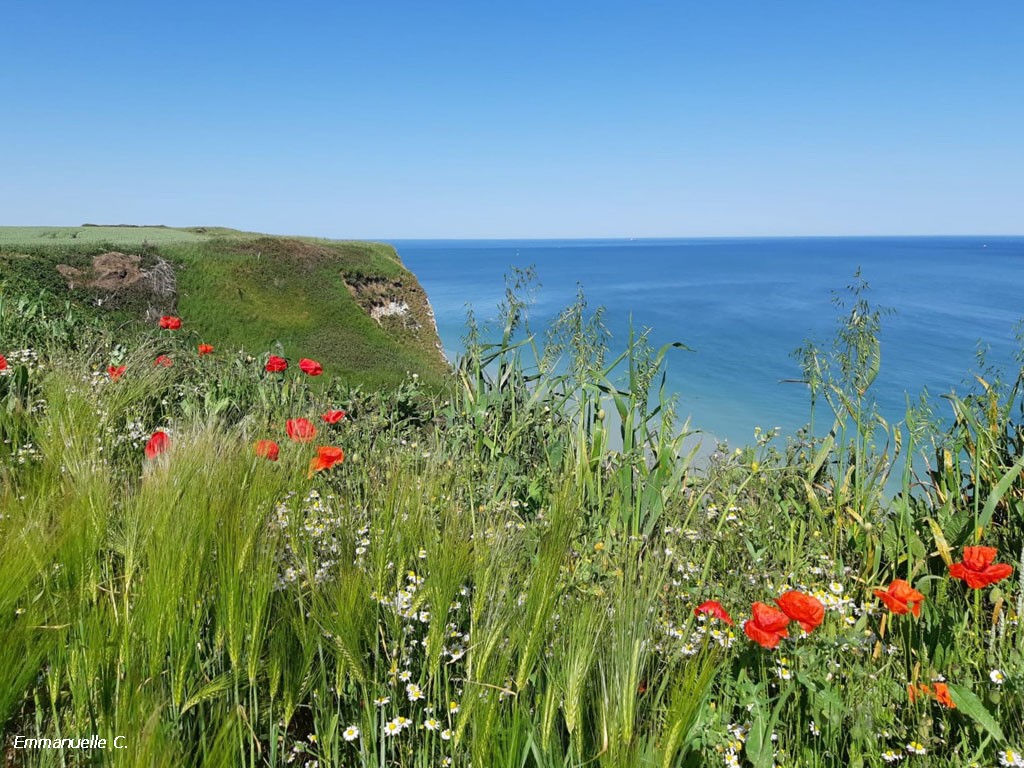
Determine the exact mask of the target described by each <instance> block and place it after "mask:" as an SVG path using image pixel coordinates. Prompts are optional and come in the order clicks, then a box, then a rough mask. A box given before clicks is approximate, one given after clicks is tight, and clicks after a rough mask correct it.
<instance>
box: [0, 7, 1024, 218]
mask: <svg viewBox="0 0 1024 768" xmlns="http://www.w3.org/2000/svg"><path fill="white" fill-rule="evenodd" d="M0 29H2V40H3V65H2V66H0V98H2V100H0V104H2V109H0V115H2V117H0V224H4V225H58V224H61V225H65V224H66V225H77V224H81V223H83V222H94V223H135V224H150V223H164V224H169V225H172V226H187V225H199V224H207V225H224V226H232V227H238V228H241V229H252V230H259V231H265V232H273V233H281V234H286V233H294V234H309V235H322V236H326V237H353V238H407V237H442V238H447V237H450V238H456V237H643V236H650V237H655V236H705V235H814V234H836V235H840V234H958V233H959V234H974V233H976V234H1024V3H1022V2H1021V1H1020V0H1006V1H1004V0H986V1H985V2H968V1H967V0H956V1H955V2H951V1H947V0H929V1H928V2H919V1H918V0H886V1H885V2H871V1H868V2H863V1H862V2H855V3H854V2H848V3H833V2H822V1H821V0H814V1H813V2H810V1H808V2H796V1H792V2H790V1H786V0H780V2H765V1H764V0H757V1H756V2H728V1H725V0H723V1H719V0H700V1H699V2H698V1H693V0H675V2H663V3H640V2H626V1H623V2H602V1H601V0H588V1H587V2H575V1H573V2H557V1H556V0H543V1H542V2H534V1H533V0H516V1H515V2H507V3H494V2H485V1H484V0H479V1H478V2H472V3H470V2H460V1H459V0H440V1H438V2H424V1H423V0H415V2H387V1H386V0H383V1H381V2H366V1H365V0H364V2H359V3H355V2H347V1H345V0H309V1H305V0H295V1H294V2H286V1H285V0H274V2H264V1H263V0H246V2H225V1H221V2H206V1H204V2H197V1H196V0H176V1H175V2H169V3H156V2H146V1H145V0H130V1H128V2H107V1H106V0H96V1H95V2H81V0H47V1H46V2H37V0H8V2H6V3H4V11H3V18H2V21H0Z"/></svg>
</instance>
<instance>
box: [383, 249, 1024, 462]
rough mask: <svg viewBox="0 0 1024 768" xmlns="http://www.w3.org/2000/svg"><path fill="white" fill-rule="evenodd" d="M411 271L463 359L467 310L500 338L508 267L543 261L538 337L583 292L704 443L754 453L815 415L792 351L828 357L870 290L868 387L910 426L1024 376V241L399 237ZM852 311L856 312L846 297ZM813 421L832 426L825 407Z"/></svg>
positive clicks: (535, 318)
mask: <svg viewBox="0 0 1024 768" xmlns="http://www.w3.org/2000/svg"><path fill="white" fill-rule="evenodd" d="M392 243H393V244H394V245H395V247H396V248H397V249H398V252H399V255H400V256H401V258H402V261H403V263H404V264H405V265H406V266H407V267H408V268H409V269H411V270H412V271H413V272H414V273H415V274H416V276H417V277H418V278H419V281H420V283H421V284H422V285H423V287H424V289H425V290H426V292H427V294H428V296H429V298H430V302H431V304H432V306H433V309H434V314H435V318H436V321H437V327H438V331H439V334H440V337H441V342H442V344H443V346H444V349H445V354H446V355H447V356H448V358H449V360H451V361H453V362H454V361H455V360H457V359H458V357H459V355H460V354H461V353H462V351H463V348H464V347H463V339H464V337H465V333H466V318H467V311H468V310H470V309H471V310H472V312H473V313H474V315H475V317H476V319H477V321H478V322H480V323H482V324H488V323H489V324H491V326H492V330H491V334H492V336H493V335H494V334H495V333H497V332H498V330H499V329H497V328H496V322H497V318H498V306H499V304H500V303H501V301H502V299H503V298H504V295H505V285H506V278H508V277H510V276H512V275H513V270H514V269H516V268H518V269H526V268H532V269H533V270H535V272H536V276H537V281H538V285H537V286H536V290H535V291H533V292H532V304H531V305H530V307H529V317H530V324H531V326H532V328H533V330H534V331H535V332H537V333H538V339H539V340H540V339H542V338H543V331H544V330H545V328H546V327H547V326H548V325H549V324H550V322H551V321H552V320H553V319H554V318H555V317H557V316H558V314H559V313H560V312H561V311H562V310H564V309H565V308H566V307H568V306H569V305H570V304H572V303H573V301H574V300H575V299H576V296H577V293H578V291H580V290H582V291H583V293H584V295H585V297H586V301H587V304H588V306H589V307H590V308H591V309H593V308H596V307H598V306H600V307H603V308H604V322H605V324H606V325H607V326H608V329H609V330H610V332H611V333H612V338H611V340H610V347H611V351H612V353H613V355H612V356H614V354H615V353H617V352H618V351H620V350H622V349H623V348H624V346H625V344H626V341H627V339H628V334H629V328H630V326H631V325H632V327H633V328H635V329H636V330H637V331H640V330H642V329H649V331H648V332H649V336H648V338H649V340H650V343H651V344H652V346H654V347H656V348H657V347H660V346H661V345H663V344H667V343H669V342H675V341H678V342H682V343H683V344H685V345H686V346H687V347H689V348H690V350H692V351H682V350H672V351H671V352H670V353H669V354H668V356H667V358H666V371H667V379H666V388H667V390H668V391H669V392H671V393H673V394H674V395H676V396H677V397H678V405H677V409H678V413H679V415H680V417H681V419H686V418H689V419H690V427H691V428H692V429H695V430H699V434H700V435H702V436H703V437H702V440H703V442H704V445H705V447H706V446H708V445H713V444H717V443H719V442H724V443H727V444H728V445H729V446H732V447H736V446H742V445H748V444H752V443H753V442H754V440H755V428H759V429H761V430H772V429H775V428H778V429H779V430H780V431H781V433H782V435H791V434H795V432H796V431H797V430H799V429H800V428H801V427H803V426H804V425H806V424H808V423H809V421H810V417H811V409H810V393H809V389H808V387H807V386H806V385H805V384H802V383H800V379H801V378H802V370H801V366H800V363H799V361H798V360H797V359H795V358H794V356H793V353H794V351H795V350H797V349H798V348H800V347H801V346H803V345H804V344H806V343H807V342H808V341H811V342H815V343H817V344H818V345H819V346H820V347H822V348H823V349H828V348H829V346H830V345H831V342H832V339H833V338H834V336H835V333H836V330H837V327H838V324H839V323H840V322H841V321H842V320H843V319H845V317H846V316H847V315H848V313H849V311H850V307H851V305H852V302H853V301H855V298H854V297H853V296H852V295H851V293H850V291H849V290H848V286H850V285H852V284H854V283H856V282H857V278H856V277H855V276H856V275H859V277H860V279H861V280H863V281H864V282H866V284H867V286H868V288H867V290H866V291H865V292H864V293H862V294H861V296H862V297H863V298H866V299H867V300H868V302H869V303H870V304H871V305H872V306H873V307H876V308H879V309H884V310H886V311H884V312H883V315H882V317H881V331H880V339H881V352H882V354H881V369H880V372H879V375H878V377H877V379H876V381H875V383H874V385H873V386H872V389H871V391H870V394H871V396H872V397H873V398H874V399H875V400H876V401H877V404H878V408H879V410H880V412H881V414H882V415H883V417H884V418H885V419H886V420H887V421H889V422H890V423H892V424H896V423H898V422H900V421H902V420H903V419H904V417H905V413H906V409H907V405H908V403H917V402H918V401H919V399H920V398H921V397H922V396H924V397H926V398H927V400H928V402H930V403H931V404H932V407H933V410H934V412H935V415H936V417H937V418H938V419H940V420H944V419H948V417H949V415H950V413H951V410H950V406H949V403H948V402H947V401H946V400H944V399H943V398H942V397H941V396H942V395H943V394H944V393H950V392H958V393H961V394H963V393H965V392H967V391H968V389H969V388H970V386H971V384H972V382H974V383H976V380H975V379H974V377H975V375H978V374H981V375H984V376H985V377H986V378H987V379H993V378H995V377H996V375H1000V376H1001V377H1002V378H1003V380H1005V381H1007V382H1012V381H1014V380H1015V379H1016V377H1017V375H1018V373H1019V372H1020V370H1021V362H1020V354H1021V351H1022V342H1021V341H1020V339H1019V338H1018V333H1019V332H1020V330H1021V327H1020V323H1021V321H1022V319H1024V237H984V236H978V237H828V238H825V237H820V238H819V237H804V238H765V239H762V238H736V239H732V238H713V239H705V238H699V239H698V238H680V239H621V240H618V239H616V240H585V239H581V240H398V241H392ZM836 300H841V301H843V302H845V308H843V307H841V306H839V305H837V304H836ZM814 418H815V422H816V429H815V431H820V430H819V429H817V425H821V424H824V429H825V430H827V429H828V427H829V426H830V425H831V422H832V417H831V415H830V412H828V411H827V410H824V409H823V408H822V407H821V406H819V408H818V409H817V410H816V413H815V417H814Z"/></svg>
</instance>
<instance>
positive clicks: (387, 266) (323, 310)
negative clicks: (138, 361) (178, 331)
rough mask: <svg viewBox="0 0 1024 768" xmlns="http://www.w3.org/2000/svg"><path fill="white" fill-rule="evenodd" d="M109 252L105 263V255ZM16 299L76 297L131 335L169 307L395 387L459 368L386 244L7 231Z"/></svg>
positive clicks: (223, 339) (358, 378) (233, 334)
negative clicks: (449, 360) (451, 364)
mask: <svg viewBox="0 0 1024 768" xmlns="http://www.w3.org/2000/svg"><path fill="white" fill-rule="evenodd" d="M104 257H105V258H104ZM0 284H3V285H5V286H6V289H7V292H8V293H9V294H10V295H15V294H17V295H39V294H40V293H43V294H44V295H45V296H46V297H47V299H48V300H49V301H50V302H51V303H52V305H53V306H54V307H59V306H61V305H66V303H67V302H68V301H70V302H72V303H73V304H74V305H75V306H76V307H77V308H78V309H80V310H81V311H83V312H85V313H87V314H88V315H89V316H91V317H92V318H94V319H95V320H96V321H97V322H104V323H106V322H113V323H115V324H118V325H121V326H122V327H123V328H124V329H125V332H126V333H130V332H131V331H132V329H134V328H136V327H137V326H138V325H140V324H145V323H146V322H149V323H152V321H153V320H154V319H155V318H156V317H158V316H160V315H163V314H174V315H179V316H181V317H183V318H186V319H187V326H186V328H187V330H188V331H189V332H190V333H192V334H194V336H195V341H196V342H197V343H200V342H204V341H208V340H212V339H216V340H217V344H218V346H221V347H223V348H224V349H240V348H244V349H245V350H246V351H248V352H249V353H251V354H253V355H258V354H261V353H267V352H271V353H274V354H279V355H282V356H284V357H289V358H295V359H296V360H297V359H298V358H299V357H310V358H314V359H316V360H318V361H320V362H321V363H322V364H323V365H324V370H325V376H326V377H328V378H330V377H332V376H340V377H342V378H344V379H345V380H346V381H348V382H350V383H353V384H362V385H364V386H367V387H380V386H389V385H393V384H396V383H398V382H400V381H402V380H403V379H405V378H406V377H407V375H408V374H410V373H417V374H419V376H420V378H421V379H422V380H423V382H424V383H426V384H427V385H430V386H438V385H440V384H441V383H442V382H443V381H444V379H445V377H446V375H447V372H448V369H447V365H446V363H445V361H444V358H443V355H442V354H441V353H440V352H439V341H438V338H437V333H436V330H435V327H434V323H433V317H432V314H431V311H430V306H429V303H428V302H427V297H426V294H425V293H424V291H423V289H422V288H421V287H420V285H419V283H418V282H417V280H416V278H415V276H414V275H413V274H412V273H411V272H409V270H407V269H406V268H405V267H404V266H403V265H402V263H401V260H400V259H399V258H398V255H397V253H396V252H395V250H394V249H393V248H392V247H391V246H388V245H384V244H380V243H364V242H344V241H336V240H320V239H313V238H298V237H272V236H268V235H261V234H255V233H246V232H239V231H237V230H231V229H224V228H214V227H193V228H187V229H177V228H170V227H130V226H88V225H87V226H83V227H0Z"/></svg>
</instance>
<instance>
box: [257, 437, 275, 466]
mask: <svg viewBox="0 0 1024 768" xmlns="http://www.w3.org/2000/svg"><path fill="white" fill-rule="evenodd" d="M280 452H281V449H280V448H279V447H278V445H277V443H275V442H274V441H273V440H260V441H259V442H257V443H256V455H257V456H262V457H263V458H264V459H269V460H270V461H277V457H278V455H279V454H280Z"/></svg>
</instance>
